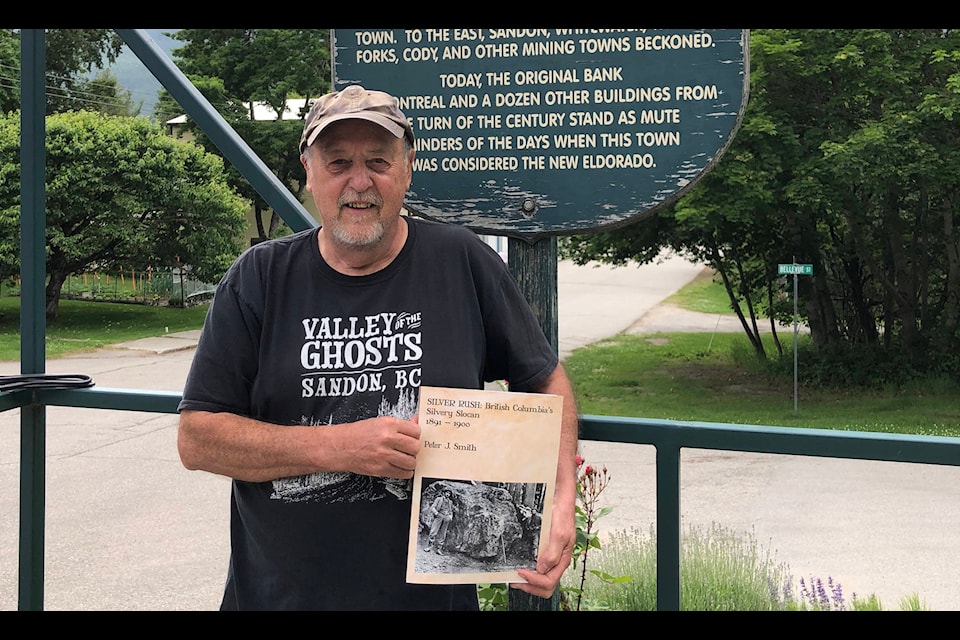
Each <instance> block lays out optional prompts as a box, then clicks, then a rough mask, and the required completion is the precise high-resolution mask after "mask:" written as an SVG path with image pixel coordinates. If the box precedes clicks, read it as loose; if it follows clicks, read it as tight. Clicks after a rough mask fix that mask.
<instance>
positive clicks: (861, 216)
mask: <svg viewBox="0 0 960 640" xmlns="http://www.w3.org/2000/svg"><path fill="white" fill-rule="evenodd" d="M958 51H960V36H958V34H957V32H956V31H955V30H949V29H905V30H900V29H897V30H879V29H846V30H844V29H817V30H783V29H777V30H757V31H752V32H751V34H750V56H751V78H750V84H751V89H750V102H749V104H748V106H747V109H746V113H745V115H744V120H743V124H742V126H741V129H740V131H739V132H738V133H737V135H736V137H735V139H734V140H733V142H732V144H731V146H730V148H729V149H728V151H727V153H726V154H725V155H724V157H723V158H722V159H721V160H720V161H719V162H718V164H717V166H716V167H715V168H714V169H713V171H711V172H710V173H709V174H707V175H706V176H704V177H703V179H702V180H701V181H700V182H699V183H698V184H697V185H696V187H695V188H694V189H692V190H691V191H690V192H689V193H688V194H686V195H685V196H684V197H683V198H681V199H680V200H678V201H677V202H676V203H675V205H674V206H672V207H668V208H666V209H665V210H663V211H661V212H659V213H658V216H657V219H658V220H659V221H662V220H669V223H660V224H659V226H660V228H663V229H667V230H668V232H667V233H663V234H661V235H660V236H659V239H658V240H651V239H650V238H649V237H648V236H649V234H634V233H633V232H630V231H626V232H625V231H621V232H620V233H619V234H618V235H619V237H618V238H616V244H617V245H618V246H620V247H623V246H624V245H625V243H628V242H629V239H630V238H632V237H634V236H635V235H640V236H641V237H642V238H643V242H641V243H640V244H638V245H636V249H635V251H633V252H632V254H631V252H630V250H626V249H623V248H621V249H620V254H621V255H640V256H649V255H655V251H654V250H653V248H654V246H655V245H656V246H657V247H659V246H669V247H673V248H675V249H677V250H683V251H686V252H688V253H689V254H691V255H694V256H697V257H699V258H701V259H703V260H704V261H705V262H707V263H708V264H710V265H711V266H713V267H715V268H716V269H717V270H718V272H720V273H721V276H723V278H724V281H725V283H726V284H727V290H728V293H729V295H730V298H731V305H732V306H733V308H734V309H738V308H740V307H741V306H745V307H747V308H748V309H749V308H751V306H752V305H759V306H760V308H761V309H762V310H763V311H764V312H765V313H767V314H768V315H769V316H770V317H771V320H772V319H773V318H774V317H776V316H777V315H778V314H783V313H784V311H785V310H784V309H782V306H783V305H782V304H781V303H780V302H779V301H778V297H779V296H778V292H779V290H780V289H781V288H782V287H783V285H784V283H783V279H782V277H778V276H777V274H776V273H775V272H774V271H773V265H775V264H777V263H779V262H789V261H791V260H793V259H796V260H797V261H800V262H804V263H811V264H813V267H814V273H813V276H811V277H805V278H801V279H800V282H799V284H800V298H801V300H802V301H803V308H802V313H803V314H804V316H805V318H806V322H807V323H808V324H809V327H810V332H811V336H812V339H813V343H814V345H815V347H816V349H817V350H818V352H819V353H821V354H822V355H830V354H833V353H837V352H850V351H851V350H853V351H854V352H858V353H860V355H861V356H862V355H863V354H864V353H867V352H868V351H869V352H870V353H878V352H880V353H883V354H885V355H884V356H883V357H884V358H886V359H887V360H888V361H891V362H893V361H897V362H900V363H901V364H903V365H905V367H904V368H906V369H930V368H936V367H940V370H952V371H954V372H956V371H957V370H958V367H957V365H956V364H955V363H953V364H951V363H950V362H948V360H949V359H948V358H947V357H946V356H945V355H941V354H950V353H953V352H954V351H955V349H956V347H957V346H958V342H960V338H958V333H957V331H958V320H960V306H958V301H960V231H958V230H957V224H956V215H957V203H958V202H960V198H958V196H960V177H958V176H960V166H958V161H960V146H958V142H960V128H958V126H957V122H956V120H955V115H956V114H957V113H960V79H958V78H960V74H957V73H956V63H957V62H958V60H960V54H958ZM612 241H613V239H611V238H603V237H599V238H592V239H589V240H585V239H584V238H582V237H576V238H573V239H571V240H570V241H569V245H570V247H571V249H569V251H571V252H572V254H573V255H576V256H577V257H578V259H581V260H587V259H601V260H604V259H606V258H605V254H604V253H603V252H602V251H599V250H598V247H600V246H601V245H603V244H604V243H605V242H612ZM731 274H732V275H731ZM750 315H753V312H752V311H751V312H750ZM780 318H781V319H783V316H782V315H780ZM744 325H745V329H746V330H747V333H748V335H751V333H755V332H751V330H750V329H749V325H750V322H749V321H745V322H744ZM751 339H752V340H754V346H755V348H757V349H758V351H761V352H762V344H760V343H758V342H757V341H756V336H755V335H751ZM856 358H857V356H854V358H853V359H856ZM861 360H862V357H861ZM953 360H954V361H955V358H953Z"/></svg>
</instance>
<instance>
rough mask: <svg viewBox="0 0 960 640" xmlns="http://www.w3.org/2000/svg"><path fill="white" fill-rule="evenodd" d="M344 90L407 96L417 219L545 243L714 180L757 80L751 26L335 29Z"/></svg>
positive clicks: (648, 210) (337, 78)
mask: <svg viewBox="0 0 960 640" xmlns="http://www.w3.org/2000/svg"><path fill="white" fill-rule="evenodd" d="M331 33H332V36H333V38H332V40H333V41H332V43H331V51H332V52H333V85H334V89H336V90H342V89H344V88H345V87H347V86H349V85H351V84H362V85H363V86H365V87H366V88H367V89H380V90H383V91H387V92H389V93H392V94H393V95H395V96H397V97H398V99H399V101H400V108H401V110H402V111H403V112H404V114H405V115H406V116H407V118H408V119H409V120H410V121H411V124H412V125H413V129H414V132H415V135H416V158H415V160H414V171H413V184H412V185H411V187H410V190H409V192H408V193H407V197H406V199H405V204H406V206H407V208H408V209H409V210H410V211H411V212H412V213H415V214H419V215H422V216H425V217H428V218H434V219H437V220H441V221H444V222H451V223H455V224H461V225H464V226H467V227H469V228H471V229H473V230H474V231H477V232H478V233H489V234H493V235H499V236H512V237H519V238H522V239H526V240H536V239H539V238H541V237H544V236H552V235H561V234H572V233H583V232H585V231H597V230H599V229H601V228H607V229H609V228H613V227H617V226H621V225H623V224H626V223H627V222H632V221H636V220H640V219H645V218H647V217H649V216H650V215H651V214H652V213H653V211H654V210H655V209H658V208H660V207H661V206H663V205H665V204H668V203H670V202H672V201H674V200H676V199H677V198H678V197H680V196H681V195H682V194H683V193H685V192H686V191H688V190H689V189H690V188H691V187H693V185H694V184H695V183H696V182H697V181H698V180H699V178H700V177H701V176H703V175H704V174H705V173H706V172H707V171H709V170H710V169H711V168H712V167H713V166H714V165H715V164H716V163H717V161H718V160H719V159H720V157H721V156H722V155H723V153H724V151H725V150H726V149H727V147H728V146H729V144H730V143H731V141H732V139H733V136H734V133H735V131H736V130H737V128H738V126H739V124H740V120H741V117H742V115H743V112H744V109H745V107H746V102H747V93H748V87H749V68H748V67H749V65H748V56H747V51H748V32H747V31H746V30H742V29H718V30H709V29H707V30H703V29H685V30H661V29H601V30H594V29H335V30H332V32H331Z"/></svg>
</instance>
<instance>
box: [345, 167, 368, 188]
mask: <svg viewBox="0 0 960 640" xmlns="http://www.w3.org/2000/svg"><path fill="white" fill-rule="evenodd" d="M347 184H348V185H349V186H350V187H351V188H352V189H354V190H356V191H364V190H366V189H368V188H369V187H370V186H371V185H372V184H373V179H372V178H371V176H370V169H368V168H367V166H366V165H365V164H363V163H362V162H358V163H356V164H354V166H353V167H351V168H350V173H349V179H348V181H347Z"/></svg>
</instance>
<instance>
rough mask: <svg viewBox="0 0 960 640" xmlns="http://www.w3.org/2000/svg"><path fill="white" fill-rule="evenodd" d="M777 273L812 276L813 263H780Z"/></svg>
mask: <svg viewBox="0 0 960 640" xmlns="http://www.w3.org/2000/svg"><path fill="white" fill-rule="evenodd" d="M777 273H778V274H780V275H784V274H788V275H800V276H812V275H813V265H812V264H778V265H777Z"/></svg>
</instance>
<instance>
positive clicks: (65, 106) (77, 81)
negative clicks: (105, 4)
mask: <svg viewBox="0 0 960 640" xmlns="http://www.w3.org/2000/svg"><path fill="white" fill-rule="evenodd" d="M44 44H45V45H46V53H45V63H46V87H47V91H46V94H47V95H46V102H47V113H48V114H50V113H58V112H61V111H71V110H76V109H84V108H87V109H89V108H91V107H90V96H89V91H88V90H89V87H88V83H87V79H86V75H87V74H89V73H90V72H91V71H93V70H94V69H102V68H103V67H104V66H106V65H109V64H111V63H113V62H114V61H115V60H116V59H117V56H118V55H120V51H121V49H122V48H123V39H122V38H121V37H120V36H119V35H117V33H116V32H115V31H114V30H113V29H47V30H46V32H45V34H44ZM19 108H20V30H19V29H0V113H8V112H10V111H14V110H16V109H19Z"/></svg>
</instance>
